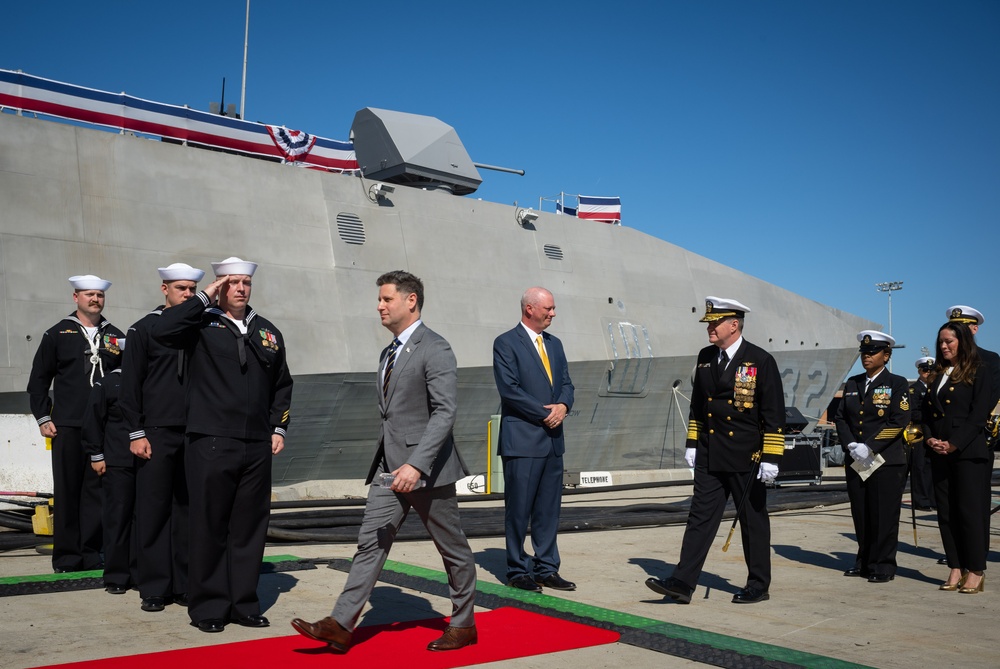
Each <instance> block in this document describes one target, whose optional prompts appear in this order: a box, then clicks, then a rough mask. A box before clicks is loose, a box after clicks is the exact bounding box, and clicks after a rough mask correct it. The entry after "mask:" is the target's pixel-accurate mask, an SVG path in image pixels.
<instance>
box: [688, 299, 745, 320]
mask: <svg viewBox="0 0 1000 669" xmlns="http://www.w3.org/2000/svg"><path fill="white" fill-rule="evenodd" d="M748 313H750V307H748V306H746V305H745V304H741V303H740V302H737V301H736V300H731V299H729V298H726V297H715V296H713V295H709V296H708V297H706V298H705V315H704V316H702V317H701V319H699V321H698V322H699V323H714V322H715V321H721V320H722V319H723V318H743V316H744V315H745V314H748Z"/></svg>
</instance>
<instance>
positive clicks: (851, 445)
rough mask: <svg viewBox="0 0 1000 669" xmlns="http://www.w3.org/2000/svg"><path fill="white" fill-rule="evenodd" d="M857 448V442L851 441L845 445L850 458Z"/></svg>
mask: <svg viewBox="0 0 1000 669" xmlns="http://www.w3.org/2000/svg"><path fill="white" fill-rule="evenodd" d="M857 447H858V442H856V441H852V442H851V443H849V444H848V445H847V452H848V453H850V454H851V457H852V458H853V457H854V449H855V448H857Z"/></svg>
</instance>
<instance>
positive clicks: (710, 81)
mask: <svg viewBox="0 0 1000 669" xmlns="http://www.w3.org/2000/svg"><path fill="white" fill-rule="evenodd" d="M245 8H246V4H245V2H244V0H210V1H208V2H206V1H205V0H201V1H200V2H192V1H190V0H174V1H173V2H170V3H153V2H140V1H138V0H131V1H127V0H105V1H99V2H79V0H32V1H31V2H18V3H7V6H6V7H5V9H4V24H5V28H4V38H3V40H0V67H3V68H7V69H21V70H24V71H25V72H27V73H30V74H34V75H38V76H43V77H48V78H52V79H56V80H60V81H66V82H69V83H74V84H79V85H85V86H90V87H93V88H98V89H102V90H108V91H125V92H127V93H129V94H132V95H136V96H139V97H144V98H148V99H151V100H156V101H160V102H166V103H171V104H188V105H190V106H192V107H196V108H200V109H207V108H208V104H209V102H211V101H218V100H219V98H220V94H221V88H222V79H223V77H225V78H226V102H227V103H228V102H235V103H237V105H239V89H240V78H241V74H242V66H243V35H244V19H245ZM368 106H371V107H381V108H386V109H393V110H398V111H406V112H412V113H417V114H427V115H431V116H436V117H438V118H440V119H441V120H442V121H444V122H446V123H448V124H450V125H452V126H454V127H455V129H456V130H457V132H458V134H459V136H460V137H461V138H462V140H463V142H464V143H465V145H466V148H467V149H468V150H469V153H470V155H471V156H472V159H473V160H474V161H476V162H480V163H487V164H492V165H501V166H507V167H515V168H520V169H524V170H526V172H527V174H526V175H525V176H524V177H518V176H514V175H506V174H500V173H495V172H487V171H484V172H483V178H484V179H485V182H484V184H483V186H482V187H481V188H480V189H479V191H478V192H477V193H476V194H475V195H474V197H482V198H484V199H487V200H492V201H497V202H504V203H513V202H514V201H518V202H519V203H520V204H521V205H522V206H535V207H537V206H538V198H539V197H540V196H550V195H555V194H558V193H559V192H560V191H565V192H567V193H582V194H585V195H617V196H620V197H621V199H622V221H623V224H624V225H627V226H630V227H634V228H637V229H639V230H642V231H644V232H647V233H649V234H652V235H655V236H657V237H660V238H662V239H665V240H667V241H670V242H672V243H674V244H677V245H679V246H682V247H684V248H687V249H689V250H691V251H694V252H696V253H699V254H701V255H704V256H707V257H709V258H712V259H713V260H717V261H719V262H722V263H724V264H726V265H730V266H733V267H736V268H737V269H740V270H742V271H745V272H747V273H749V274H752V275H754V276H757V277H760V278H762V279H764V280H766V281H770V282H772V283H774V284H777V285H779V286H782V287H785V288H788V289H790V290H793V291H795V292H797V293H800V294H802V295H805V296H806V297H809V298H811V299H814V300H816V301H818V302H822V303H824V304H828V305H831V306H834V307H837V308H839V309H843V310H845V311H848V312H851V313H854V314H857V315H859V316H863V317H866V318H870V319H872V320H875V321H877V322H880V323H883V324H887V321H888V308H887V307H888V300H887V297H886V294H885V293H879V292H877V291H876V289H875V283H877V282H885V281H903V282H904V286H903V289H902V290H900V291H897V292H894V293H893V298H892V306H893V310H892V332H893V334H894V335H895V336H896V339H897V341H898V342H899V343H900V344H905V346H906V348H905V349H902V350H898V351H896V354H895V356H894V362H895V363H896V364H895V365H894V371H896V372H897V373H903V374H905V375H907V376H913V367H912V365H913V361H914V360H915V359H916V358H917V357H919V356H920V355H921V353H920V349H921V347H923V346H926V347H929V348H931V349H933V345H934V336H935V333H936V331H937V328H938V326H940V324H941V323H942V322H943V321H944V320H945V318H944V312H945V309H946V308H947V307H948V306H950V305H952V304H969V305H972V306H974V307H976V308H978V309H979V310H981V311H983V312H984V313H985V314H986V324H985V325H984V327H983V329H982V330H980V335H979V339H980V343H981V344H982V345H983V346H985V347H986V348H990V349H993V350H1000V299H998V297H997V280H996V278H995V277H996V274H997V269H996V266H997V263H996V260H995V259H996V255H997V252H998V247H1000V230H998V222H1000V221H998V219H1000V2H994V1H993V0H986V1H981V2H975V1H959V2H943V1H939V0H935V1H925V0H899V1H890V0H880V1H878V2H870V1H865V2H862V1H855V0H836V1H833V0H829V1H819V0H815V1H810V2H801V1H795V0H784V1H774V0H757V1H754V2H746V1H729V0H726V1H712V0H686V1H683V2H682V1H677V0H664V1H662V2H652V1H650V2H631V1H629V0H622V1H619V2H614V3H608V2H592V1H590V0H583V1H578V2H539V1H538V0H535V1H533V2H525V1H522V0H509V1H507V2H503V3H475V2H451V1H448V0H443V1H441V2H437V3H434V4H433V5H427V4H426V3H413V2H397V1H396V0H384V1H382V2H380V3H377V4H376V3H368V4H364V3H346V2H321V1H319V0H316V1H314V2H307V1H304V0H282V1H281V2H278V1H277V0H252V1H251V16H250V52H249V63H248V76H247V101H246V117H247V118H248V119H250V120H256V121H264V122H268V123H275V124H282V125H285V126H287V127H289V128H293V129H299V130H305V131H307V132H311V133H314V134H318V135H321V136H324V137H329V138H332V139H347V138H348V133H349V130H350V126H351V122H352V120H353V118H354V113H355V112H356V111H357V110H358V109H361V108H363V107H368ZM549 206H551V205H549ZM667 288H668V289H669V287H667ZM731 297H735V298H737V299H739V295H735V294H734V295H732V296H731ZM749 306H750V307H751V308H752V307H753V305H749ZM789 317H790V318H794V317H795V316H794V314H792V315H790V316H789ZM749 335H750V332H749V331H748V336H749ZM856 370H857V367H856Z"/></svg>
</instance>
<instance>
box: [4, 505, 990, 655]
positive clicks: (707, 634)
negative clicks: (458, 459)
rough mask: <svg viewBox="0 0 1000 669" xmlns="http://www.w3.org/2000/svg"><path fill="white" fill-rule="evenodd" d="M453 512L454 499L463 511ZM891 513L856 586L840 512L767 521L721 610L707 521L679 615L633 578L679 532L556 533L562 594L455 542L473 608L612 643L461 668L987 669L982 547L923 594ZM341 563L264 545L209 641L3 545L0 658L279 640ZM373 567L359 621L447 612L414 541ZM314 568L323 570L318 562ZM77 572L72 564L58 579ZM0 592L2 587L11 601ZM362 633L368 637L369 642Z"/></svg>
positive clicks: (922, 577)
mask: <svg viewBox="0 0 1000 669" xmlns="http://www.w3.org/2000/svg"><path fill="white" fill-rule="evenodd" d="M689 495H690V488H688V487H665V488H651V489H642V490H624V491H611V492H608V491H600V490H595V492H593V493H588V494H583V495H571V496H570V495H568V496H566V497H565V498H564V501H563V508H564V509H565V510H567V511H569V510H572V509H580V508H586V507H599V508H602V509H604V510H605V511H606V512H607V513H608V514H609V515H610V516H613V515H614V514H615V513H616V509H624V508H626V507H627V508H635V505H648V504H678V505H683V504H684V502H685V501H686V499H687V498H688V496H689ZM500 504H501V503H500V502H476V503H474V505H487V506H488V505H500ZM466 508H470V507H467V506H466V503H464V502H463V505H462V509H463V511H464V510H465V509H466ZM275 513H276V514H277V513H281V512H275ZM901 521H902V523H901V526H900V533H899V538H900V543H899V555H898V563H899V569H898V571H897V574H896V578H895V580H894V581H892V582H890V583H886V584H873V583H868V582H867V581H866V580H863V579H859V578H846V577H844V576H843V575H842V572H843V571H844V569H846V568H847V567H848V566H849V565H850V563H851V562H852V560H853V556H854V553H855V549H856V545H855V542H854V532H853V527H852V524H851V516H850V509H849V507H848V505H847V504H846V503H844V502H836V503H832V504H827V505H824V506H821V507H818V508H810V509H799V510H789V511H777V512H773V513H772V516H771V531H772V541H771V543H772V550H773V552H772V565H773V581H772V585H771V589H770V594H771V599H770V601H767V602H762V603H759V604H749V605H747V604H744V605H739V604H733V603H732V602H731V598H732V595H733V593H735V592H736V591H737V590H738V589H739V588H741V587H742V586H743V585H744V579H745V578H746V567H745V565H744V563H743V554H742V548H741V545H740V538H739V532H738V531H737V533H736V535H735V536H734V538H733V542H732V545H731V546H730V548H729V550H728V551H727V552H723V551H722V546H723V543H724V542H725V540H726V535H727V534H728V530H729V525H730V521H728V520H724V521H723V524H722V526H721V527H720V530H719V533H718V536H717V539H716V542H715V545H713V547H712V550H711V552H710V553H709V557H708V560H707V562H706V564H705V570H704V572H703V574H702V577H701V580H700V582H699V586H698V588H697V590H696V591H695V594H694V597H693V600H692V602H691V603H690V604H689V605H680V604H676V603H674V602H672V601H669V600H665V599H664V598H662V597H660V596H658V595H657V594H655V593H653V592H652V591H650V590H649V589H648V588H646V586H645V585H644V581H645V580H646V578H648V577H649V576H655V577H658V578H664V577H666V576H669V575H670V573H671V571H672V569H673V566H674V564H675V563H676V561H677V559H678V557H679V553H680V543H681V537H682V535H683V532H684V526H683V524H673V525H666V526H639V527H629V528H626V529H618V530H606V531H577V532H573V531H567V532H563V533H562V534H561V535H560V539H559V547H560V552H561V554H562V570H561V574H562V575H563V576H564V577H565V578H567V579H569V580H572V581H575V582H576V583H577V584H578V588H577V590H576V591H574V592H556V591H551V590H546V591H545V592H544V593H543V594H540V595H538V594H532V593H522V592H521V591H516V590H513V589H511V588H507V587H506V586H504V585H503V583H502V581H503V576H504V569H505V563H504V551H503V539H502V537H496V536H493V537H474V538H472V539H470V542H471V544H472V548H473V551H474V552H475V554H476V562H477V567H478V573H479V589H480V596H479V598H478V599H477V603H481V604H483V606H482V607H481V608H480V610H484V611H485V610H487V609H489V608H495V607H496V606H498V605H523V606H525V607H527V608H530V609H532V610H537V611H542V612H545V613H548V614H549V615H553V616H557V617H570V618H572V619H574V620H581V621H584V622H586V621H588V620H592V621H594V623H595V624H598V625H599V626H605V627H608V626H610V627H611V628H613V629H617V630H619V631H620V632H621V633H622V639H621V641H620V642H618V643H616V644H611V645H605V646H597V647H592V648H585V649H580V650H572V651H565V652H560V653H552V654H547V655H542V656H531V657H525V658H521V659H515V660H509V661H505V662H502V663H491V664H486V665H476V666H482V667H493V666H500V665H501V664H502V666H503V667H504V668H505V669H507V668H512V669H533V668H536V667H538V668H541V667H545V668H546V669H594V668H597V667H668V668H669V667H691V666H732V667H736V666H740V667H753V666H760V667H764V666H768V667H777V666H804V667H846V666H851V665H863V666H870V667H880V668H884V669H896V668H898V669H911V668H912V667H921V666H923V667H950V666H956V667H984V668H985V667H997V666H1000V654H998V652H1000V650H998V649H1000V624H998V621H1000V596H998V594H997V590H996V589H997V588H1000V580H998V582H997V583H996V584H995V585H994V582H993V579H992V576H993V574H992V571H993V569H995V568H996V567H995V565H996V558H997V557H998V554H997V552H996V551H994V552H992V553H991V554H990V562H989V567H990V569H988V572H987V574H988V578H987V579H986V585H985V592H983V593H980V594H975V595H967V594H960V593H957V592H943V591H940V590H938V585H939V584H940V583H941V582H942V581H943V580H944V578H945V577H946V575H947V571H948V570H947V567H945V566H943V565H939V564H937V559H938V558H939V557H941V555H942V552H941V540H940V536H939V534H938V530H937V522H936V521H937V518H936V515H935V513H934V512H933V511H926V512H924V511H918V512H917V533H918V535H917V536H918V543H919V546H914V541H913V530H912V529H911V526H910V508H909V494H908V493H907V494H906V495H905V496H904V507H903V512H902V514H901ZM996 527H997V526H996V525H994V528H996ZM996 531H997V530H996V529H994V534H996ZM994 543H996V539H995V538H994ZM353 553H354V545H353V543H351V542H342V543H327V544H276V545H270V544H269V545H268V547H267V550H266V554H267V556H269V557H270V558H271V559H273V560H277V561H278V562H279V564H288V561H287V559H286V558H283V557H280V556H295V557H296V558H300V559H302V560H308V561H311V562H303V563H299V564H302V565H303V566H308V567H309V568H307V569H295V568H293V569H289V570H276V571H273V572H270V573H268V572H265V573H262V575H261V579H260V586H259V590H258V592H259V594H260V597H261V602H262V607H263V609H264V611H263V612H264V614H265V615H266V616H267V617H268V618H269V619H270V621H271V627H269V628H266V629H247V628H243V627H239V626H237V625H229V626H228V627H227V628H226V630H225V631H224V632H223V633H220V634H213V635H209V634H205V633H202V632H200V631H198V630H197V629H196V628H194V627H191V626H190V625H189V624H188V622H189V621H188V616H187V612H186V610H185V609H183V608H181V607H178V606H168V607H167V609H166V610H165V611H163V612H159V613H146V612H143V611H141V610H140V608H139V596H138V593H137V592H136V591H134V590H133V591H129V592H128V593H126V594H124V595H110V594H107V593H106V592H104V590H103V589H98V588H94V587H91V588H90V589H82V590H74V591H59V592H51V591H49V592H45V591H41V592H39V591H37V590H31V591H30V592H29V591H28V590H30V585H29V584H28V583H27V581H28V580H29V579H27V578H26V577H29V576H33V575H45V578H46V579H49V578H50V577H51V564H50V558H49V557H48V556H46V555H42V554H39V553H38V552H37V551H36V550H35V549H18V550H10V551H6V552H4V553H0V584H6V585H5V586H4V587H7V588H8V590H7V591H4V596H0V619H2V620H3V625H0V666H2V667H5V668H6V669H23V668H27V667H35V666H41V665H48V664H56V663H63V662H72V661H80V660H86V659H94V658H102V657H112V656H120V655H129V654H135V653H147V652H152V651H160V650H168V649H178V648H188V647H192V646H202V645H211V644H221V643H231V642H235V641H242V640H251V639H257V638H261V637H266V636H285V635H289V634H293V633H294V631H293V630H292V628H291V627H290V626H289V624H288V621H290V620H291V619H292V618H295V617H302V618H305V619H307V620H317V619H319V618H322V617H323V616H326V615H328V614H329V612H330V610H331V608H332V607H333V603H334V601H335V599H336V597H337V595H338V594H339V593H340V590H341V588H342V587H343V584H344V581H345V578H346V572H345V571H344V568H345V566H346V560H349V559H350V558H351V556H352V555H353ZM390 560H391V562H390V564H389V566H390V568H389V569H387V571H386V573H385V580H384V581H383V582H380V583H379V585H378V586H377V587H376V589H375V592H374V594H373V596H372V599H371V602H370V606H369V608H368V609H366V611H365V613H364V615H363V617H362V619H361V620H360V624H361V625H371V624H379V623H387V622H392V621H398V620H418V619H426V618H434V617H440V616H445V615H448V614H449V613H450V610H451V609H450V603H449V602H448V600H447V598H446V596H444V592H443V589H442V587H441V585H440V582H439V581H435V578H437V577H440V575H441V572H442V565H441V560H440V558H439V556H438V554H437V552H436V551H435V549H434V547H433V545H432V544H431V543H430V542H429V541H426V540H417V541H398V542H397V543H396V545H395V546H394V547H393V550H392V554H391V556H390ZM331 565H332V566H333V567H334V568H328V567H329V566H331ZM314 566H315V567H317V568H313V567H314ZM86 574H90V572H88V573H85V574H81V575H60V578H61V577H63V576H66V577H67V578H79V577H83V576H86ZM95 575H96V576H99V574H95ZM46 582H50V581H46ZM12 584H14V585H12ZM18 584H20V585H18ZM12 587H13V588H14V589H15V590H17V591H16V592H13V593H12V592H11V590H9V589H10V588H12ZM21 589H23V590H24V591H23V592H22V591H21ZM41 589H42V590H44V589H45V588H41ZM375 641H377V637H376V639H374V640H372V641H369V643H372V642H375ZM331 666H335V665H334V664H333V663H331Z"/></svg>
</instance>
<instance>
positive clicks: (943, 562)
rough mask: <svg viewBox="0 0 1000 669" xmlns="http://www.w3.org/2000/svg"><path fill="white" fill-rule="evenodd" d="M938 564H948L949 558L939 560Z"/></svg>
mask: <svg viewBox="0 0 1000 669" xmlns="http://www.w3.org/2000/svg"><path fill="white" fill-rule="evenodd" d="M938 564H948V558H938Z"/></svg>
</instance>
